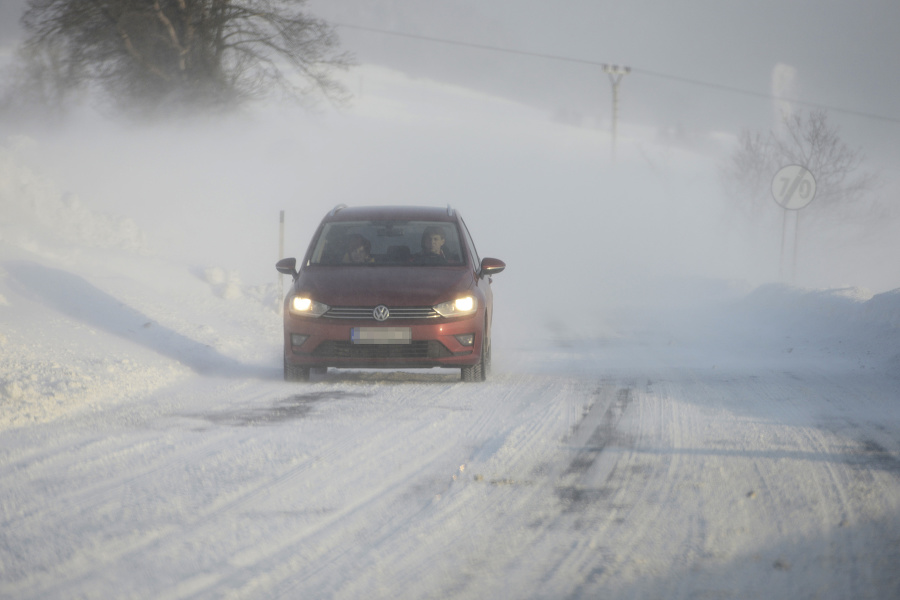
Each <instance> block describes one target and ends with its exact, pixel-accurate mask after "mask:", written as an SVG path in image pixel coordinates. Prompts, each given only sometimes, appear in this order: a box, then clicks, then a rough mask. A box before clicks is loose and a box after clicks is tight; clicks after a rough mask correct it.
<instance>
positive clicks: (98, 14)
mask: <svg viewBox="0 0 900 600" xmlns="http://www.w3.org/2000/svg"><path fill="white" fill-rule="evenodd" d="M304 5H305V0H29V2H28V5H27V9H26V12H25V14H24V16H23V18H22V23H23V25H24V27H25V30H26V32H27V34H28V37H27V39H26V41H25V43H24V44H23V46H22V48H21V50H20V56H21V62H20V66H19V69H18V71H19V73H18V77H17V81H16V85H17V86H19V87H20V88H21V89H20V90H19V91H20V92H23V93H25V94H26V96H27V95H29V94H30V95H31V96H34V97H36V98H37V99H38V100H40V101H44V102H46V103H47V104H50V105H53V104H54V103H57V104H60V103H63V102H64V101H65V99H66V98H68V97H70V96H71V95H72V94H74V93H80V92H87V93H94V92H100V93H102V94H103V95H104V97H106V98H107V99H109V100H110V101H111V102H112V103H113V104H114V105H115V106H117V107H119V108H134V107H138V108H140V109H153V108H159V107H169V106H172V105H175V104H178V105H188V106H196V107H209V106H222V107H228V106H237V105H240V104H241V103H243V102H245V101H247V100H250V99H255V98H259V97H262V96H267V95H270V94H272V93H273V92H274V91H276V90H280V91H282V92H283V93H285V94H286V95H287V96H289V97H292V98H295V99H299V100H305V99H308V98H310V97H313V96H315V95H317V94H319V95H324V96H325V97H327V98H330V99H339V98H341V97H342V95H343V92H344V91H343V88H342V87H341V86H340V84H339V83H338V82H337V81H336V80H335V79H334V78H333V75H332V74H333V71H334V69H335V68H343V67H346V66H348V65H349V63H350V61H349V58H348V57H347V55H346V54H343V53H341V52H340V50H339V48H338V40H337V36H336V35H335V32H334V28H333V27H332V26H330V25H329V24H328V23H326V22H325V21H323V20H321V19H318V18H316V17H314V16H312V15H310V14H308V13H307V12H304V10H303V8H304Z"/></svg>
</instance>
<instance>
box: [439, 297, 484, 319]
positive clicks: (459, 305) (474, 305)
mask: <svg viewBox="0 0 900 600" xmlns="http://www.w3.org/2000/svg"><path fill="white" fill-rule="evenodd" d="M477 309H478V302H477V301H476V300H475V297H474V296H463V297H462V298H457V299H456V300H451V301H449V302H441V303H440V304H438V305H437V306H435V307H434V311H435V312H436V313H438V314H439V315H441V316H442V317H462V316H465V315H471V314H472V313H474V312H475V311H476V310H477Z"/></svg>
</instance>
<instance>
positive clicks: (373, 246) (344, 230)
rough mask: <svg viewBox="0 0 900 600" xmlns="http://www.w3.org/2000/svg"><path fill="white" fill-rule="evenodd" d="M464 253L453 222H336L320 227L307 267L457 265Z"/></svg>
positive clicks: (463, 257) (462, 259) (461, 261)
mask: <svg viewBox="0 0 900 600" xmlns="http://www.w3.org/2000/svg"><path fill="white" fill-rule="evenodd" d="M465 253H466V250H465V248H464V247H463V246H462V245H461V244H460V238H459V232H458V230H457V227H456V225H455V224H454V223H449V222H444V221H335V222H331V223H326V224H325V225H324V227H322V230H321V232H320V234H319V237H318V238H317V239H316V241H315V244H314V246H313V252H312V256H311V258H310V264H312V265H334V266H339V265H341V266H342V265H348V266H362V265H372V266H379V265H391V266H459V265H462V264H464V261H465Z"/></svg>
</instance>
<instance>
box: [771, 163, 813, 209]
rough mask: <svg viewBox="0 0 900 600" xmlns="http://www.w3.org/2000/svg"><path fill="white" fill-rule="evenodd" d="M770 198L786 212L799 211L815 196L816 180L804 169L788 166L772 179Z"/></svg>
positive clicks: (797, 166) (798, 166)
mask: <svg viewBox="0 0 900 600" xmlns="http://www.w3.org/2000/svg"><path fill="white" fill-rule="evenodd" d="M772 196H773V197H774V198H775V202H777V203H778V204H779V205H780V206H781V207H782V208H784V209H786V210H800V209H801V208H804V207H805V206H807V205H808V204H809V203H810V202H812V201H813V198H815V196H816V178H815V177H813V174H812V173H811V172H810V171H809V169H807V168H806V167H801V166H800V165H788V166H787V167H783V168H781V169H779V170H778V172H777V173H776V174H775V177H774V179H772Z"/></svg>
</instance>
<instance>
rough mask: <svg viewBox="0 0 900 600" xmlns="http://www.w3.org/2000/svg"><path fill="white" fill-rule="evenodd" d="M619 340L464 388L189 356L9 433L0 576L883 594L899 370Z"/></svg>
mask: <svg viewBox="0 0 900 600" xmlns="http://www.w3.org/2000/svg"><path fill="white" fill-rule="evenodd" d="M621 344H626V342H622V343H621ZM621 344H606V345H604V346H603V347H594V348H593V350H586V349H584V348H570V349H568V350H566V351H562V350H559V349H557V350H556V351H554V352H545V353H541V352H537V353H530V354H527V355H526V354H524V353H523V354H522V355H511V356H509V357H508V358H514V359H515V360H508V361H501V364H500V365H498V369H497V371H498V372H497V373H495V377H494V378H493V379H492V381H490V382H488V383H487V384H485V385H472V384H463V383H460V382H458V381H457V378H458V373H456V372H451V371H447V372H440V371H423V372H415V371H413V372H397V373H381V372H367V371H332V372H330V373H329V374H328V375H327V376H326V377H325V378H323V379H319V380H318V381H314V382H312V383H310V384H287V383H284V382H282V381H279V376H280V373H279V372H278V370H276V369H272V370H271V371H270V372H260V373H259V376H258V377H256V378H244V377H237V378H229V377H223V376H213V377H209V376H194V377H190V378H188V379H187V380H186V381H184V382H181V383H178V384H177V385H172V386H167V387H165V388H163V389H160V390H159V391H157V392H155V393H153V394H152V395H150V396H149V397H148V398H145V399H144V400H142V401H141V402H139V403H123V404H114V405H112V406H109V407H106V408H102V409H98V410H95V411H86V412H81V413H78V414H75V415H71V416H68V417H66V418H61V419H57V420H53V421H51V422H48V423H44V424H38V425H34V426H31V427H20V428H17V429H14V430H12V431H7V432H5V433H4V434H3V436H2V438H0V442H2V453H3V460H2V463H0V487H2V489H3V490H4V497H3V501H2V511H3V528H2V530H3V532H4V533H3V544H2V546H0V565H2V567H0V568H2V577H0V581H2V592H3V595H4V596H6V597H17V598H69V597H120V598H125V597H134V598H220V597H238V598H272V597H279V598H280V597H283V598H372V597H378V598H395V597H402V598H424V597H445V598H494V597H510V598H514V597H515V598H524V597H537V598H564V597H577V598H590V597H598V596H601V595H602V596H603V597H608V598H662V597H665V598H696V597H715V598H725V597H760V598H762V597H765V598H806V597H809V598H890V597H897V596H898V595H900V571H898V569H897V565H898V564H900V436H898V432H900V406H898V402H897V389H898V387H897V380H896V379H895V378H892V377H889V376H885V375H883V374H873V373H871V372H867V371H861V370H860V369H859V367H858V365H856V364H851V363H844V364H843V366H842V365H841V363H839V362H835V363H833V364H831V365H829V367H828V368H815V367H809V366H803V365H802V364H801V365H792V364H787V365H783V366H772V365H764V364H759V363H755V364H754V366H753V368H738V367H727V368H715V367H714V366H713V365H709V364H706V365H700V364H694V365H685V364H679V361H680V360H681V362H682V363H683V358H682V359H679V357H683V356H684V355H685V354H684V352H682V351H671V352H667V351H664V350H661V349H660V348H659V347H655V349H654V351H653V352H651V353H648V354H647V355H646V357H645V359H646V360H645V363H646V365H647V366H646V367H641V368H635V367H629V368H621V367H619V368H608V367H604V363H605V362H606V363H615V362H616V358H615V357H617V356H618V357H621V356H622V355H623V354H628V355H630V356H633V357H636V356H638V355H639V353H640V352H641V349H640V348H635V347H630V348H625V347H622V346H621ZM605 359H608V360H605Z"/></svg>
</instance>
